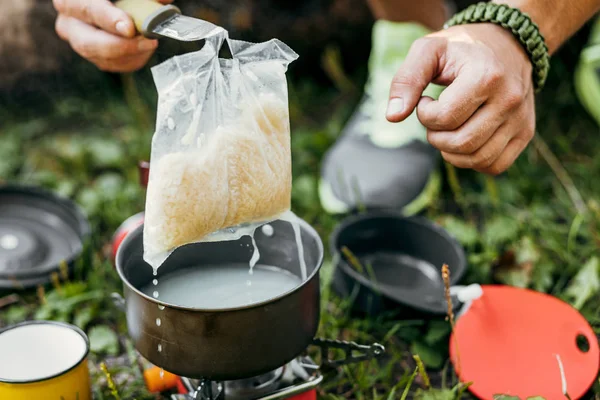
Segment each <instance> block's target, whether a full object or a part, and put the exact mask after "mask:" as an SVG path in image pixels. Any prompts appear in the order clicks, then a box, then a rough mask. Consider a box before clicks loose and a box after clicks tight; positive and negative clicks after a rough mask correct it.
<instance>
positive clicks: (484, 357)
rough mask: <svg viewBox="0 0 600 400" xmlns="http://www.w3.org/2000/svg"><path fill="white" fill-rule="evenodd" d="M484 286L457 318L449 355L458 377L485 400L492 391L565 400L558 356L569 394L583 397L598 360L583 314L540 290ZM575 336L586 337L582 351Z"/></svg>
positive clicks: (548, 399)
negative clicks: (585, 344) (480, 293)
mask: <svg viewBox="0 0 600 400" xmlns="http://www.w3.org/2000/svg"><path fill="white" fill-rule="evenodd" d="M482 288H483V295H482V296H481V297H480V298H479V299H477V300H475V301H474V302H473V303H472V305H471V307H470V308H469V309H468V310H467V311H466V313H465V314H464V315H463V316H462V317H460V318H459V319H458V320H457V322H456V326H455V332H454V334H453V335H452V336H451V337H450V359H451V361H452V364H453V365H454V368H455V370H457V372H458V375H459V377H460V379H461V381H462V382H473V384H472V386H471V387H470V390H471V392H472V393H473V394H474V395H476V396H477V397H479V398H481V399H486V400H487V399H489V400H492V399H493V396H494V395H495V394H505V395H510V396H518V397H519V398H521V399H523V400H525V399H526V398H527V397H530V396H542V397H544V398H545V399H547V400H555V399H564V398H565V397H564V395H563V393H562V390H563V389H562V379H561V369H560V366H559V361H558V358H557V355H558V357H559V358H560V361H561V363H562V368H563V370H564V377H565V380H566V384H567V392H568V394H569V395H570V396H571V398H572V399H578V398H580V397H581V396H583V395H584V394H585V393H586V392H587V391H588V389H589V388H590V386H591V385H592V384H593V382H594V380H595V378H596V376H597V375H598V368H599V361H600V359H599V353H598V340H597V338H596V335H595V334H594V332H593V330H592V328H591V327H590V325H589V323H588V322H587V321H586V320H585V318H584V317H583V316H582V315H581V314H580V313H579V312H578V311H577V310H576V309H574V308H573V307H571V306H570V305H569V304H567V303H565V302H563V301H561V300H559V299H557V298H555V297H552V296H550V295H547V294H544V293H539V292H535V291H532V290H525V289H519V288H515V287H511V286H497V285H489V286H482ZM578 336H579V338H578ZM454 338H456V339H457V340H456V342H455V339H454ZM578 340H580V342H581V341H582V342H586V341H587V343H588V347H589V349H588V350H587V351H585V352H584V351H582V350H580V348H579V346H578V344H577V343H578ZM456 344H458V354H459V355H460V363H458V362H457V346H456Z"/></svg>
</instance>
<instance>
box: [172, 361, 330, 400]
mask: <svg viewBox="0 0 600 400" xmlns="http://www.w3.org/2000/svg"><path fill="white" fill-rule="evenodd" d="M322 380H323V376H322V375H321V373H320V371H319V367H318V366H317V365H316V364H315V363H314V362H313V361H312V360H311V359H310V358H309V357H299V358H297V359H295V360H292V361H291V362H290V363H288V364H287V365H285V366H283V367H280V368H278V369H276V370H275V371H272V372H269V373H266V374H263V375H259V376H257V377H254V378H249V379H240V380H235V381H227V382H224V383H220V382H212V381H196V380H192V379H187V378H182V381H183V385H184V386H185V387H186V389H187V390H188V391H189V393H188V394H179V395H172V396H171V398H172V400H283V399H290V400H293V399H294V398H295V397H294V396H297V395H301V394H305V393H307V392H310V391H314V389H315V388H316V387H317V386H318V385H319V384H320V383H321V381H322ZM315 398H316V397H315Z"/></svg>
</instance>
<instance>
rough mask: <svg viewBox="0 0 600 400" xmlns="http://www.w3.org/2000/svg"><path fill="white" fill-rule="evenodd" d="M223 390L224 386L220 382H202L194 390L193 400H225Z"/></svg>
mask: <svg viewBox="0 0 600 400" xmlns="http://www.w3.org/2000/svg"><path fill="white" fill-rule="evenodd" d="M223 389H224V386H223V384H222V383H220V382H213V381H208V380H203V381H202V382H200V386H199V387H198V388H197V389H195V396H194V400H225V390H223ZM191 393H193V392H191Z"/></svg>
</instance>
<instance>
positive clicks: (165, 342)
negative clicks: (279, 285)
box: [116, 221, 323, 381]
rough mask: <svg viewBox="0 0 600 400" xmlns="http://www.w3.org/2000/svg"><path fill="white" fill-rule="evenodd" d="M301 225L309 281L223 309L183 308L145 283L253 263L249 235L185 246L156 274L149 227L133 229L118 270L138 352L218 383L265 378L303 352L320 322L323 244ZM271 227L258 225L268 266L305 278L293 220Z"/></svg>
mask: <svg viewBox="0 0 600 400" xmlns="http://www.w3.org/2000/svg"><path fill="white" fill-rule="evenodd" d="M299 224H300V228H301V236H302V244H303V246H304V259H305V261H306V267H307V276H308V277H307V279H306V280H305V281H304V282H303V283H302V284H301V285H300V286H299V287H297V288H295V289H293V290H291V291H289V292H287V293H284V294H282V295H280V296H279V297H277V298H274V299H272V300H268V301H265V302H262V303H256V304H252V305H248V306H244V307H239V308H230V309H218V310H215V309H211V310H206V309H198V308H190V307H179V306H175V305H173V304H168V303H165V302H163V301H160V300H159V299H155V298H152V297H149V296H147V295H145V294H144V293H143V292H142V291H140V288H142V287H144V286H146V285H148V284H149V283H150V282H151V281H152V280H153V279H154V278H158V280H159V282H160V278H161V276H164V275H166V274H169V273H171V272H173V271H175V270H179V269H183V268H190V267H194V268H202V266H203V265H216V264H229V263H239V262H249V260H250V258H251V255H252V250H253V248H252V245H251V239H250V238H249V237H242V238H241V239H239V240H235V241H228V242H214V243H195V244H190V245H186V246H183V247H181V248H179V249H177V250H175V252H173V253H172V255H171V256H170V257H169V258H168V259H167V260H166V261H165V263H164V264H163V265H162V266H161V267H160V268H159V269H158V276H157V277H155V276H153V270H152V268H151V267H150V265H148V264H147V263H146V262H144V260H143V258H142V255H143V245H142V243H143V225H141V226H139V227H138V228H136V229H135V230H134V231H132V232H131V233H130V234H128V235H127V237H126V238H125V239H124V240H123V242H122V243H121V245H120V246H119V249H118V252H117V257H116V267H117V271H118V273H119V276H120V277H121V279H122V281H123V283H124V294H125V311H126V315H127V327H128V330H129V334H130V336H131V338H132V340H133V343H134V346H135V347H136V349H137V350H138V351H139V352H140V353H141V354H142V355H143V356H144V357H146V358H147V359H148V360H149V361H150V362H152V363H153V364H155V365H157V366H160V367H162V368H164V369H165V370H166V371H169V372H171V373H174V374H177V375H180V376H185V377H188V378H196V379H200V378H205V379H211V380H215V381H227V380H235V379H242V378H249V377H253V376H257V375H260V374H263V373H266V372H269V371H272V370H275V369H277V368H278V367H280V366H282V365H284V364H286V363H288V362H289V361H291V360H292V359H294V358H295V357H297V356H298V355H299V354H301V353H302V352H303V351H304V350H305V349H306V348H307V347H308V346H309V344H311V342H312V340H313V338H314V336H315V334H316V332H317V329H318V325H319V318H320V308H319V304H320V291H319V269H320V268H321V264H322V262H323V243H322V242H321V239H320V238H319V235H318V234H317V232H316V231H315V230H314V229H313V228H312V227H311V226H310V225H308V224H307V223H306V222H304V221H299ZM271 225H272V227H273V228H274V234H273V235H272V236H267V235H265V234H264V233H262V230H261V229H257V230H256V234H255V240H256V243H257V245H258V249H259V250H260V263H261V264H266V265H272V266H276V267H279V268H282V269H284V270H287V271H289V272H291V273H293V274H295V275H297V276H299V277H300V276H301V274H300V266H299V260H298V250H297V245H296V241H295V237H294V231H293V229H292V226H291V224H290V223H289V222H284V221H275V222H273V223H272V224H271ZM163 307H164V308H163ZM159 319H160V326H159V325H158V324H157V321H158V320H159ZM159 345H160V347H159ZM159 348H160V351H159Z"/></svg>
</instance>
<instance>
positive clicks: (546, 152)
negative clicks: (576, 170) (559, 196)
mask: <svg viewBox="0 0 600 400" xmlns="http://www.w3.org/2000/svg"><path fill="white" fill-rule="evenodd" d="M531 143H532V144H533V146H534V147H535V149H536V150H537V151H538V153H540V155H541V156H542V158H543V159H544V160H545V161H546V162H547V163H548V165H549V166H550V169H552V172H554V175H556V178H557V179H558V181H559V182H560V184H561V185H562V186H563V187H564V188H565V190H566V191H567V194H568V195H569V197H570V198H571V201H572V202H573V205H574V206H575V208H576V209H577V212H578V213H580V214H586V213H587V212H588V208H587V206H586V204H585V201H583V197H582V196H581V193H579V190H578V189H577V187H576V186H575V184H574V183H573V180H572V179H571V177H570V176H569V174H568V173H567V170H566V169H565V168H564V167H563V166H562V164H561V163H560V161H559V160H558V158H557V157H556V156H555V155H554V153H552V150H550V147H548V145H547V144H546V142H545V141H544V139H542V138H541V137H540V136H539V135H535V136H534V138H533V140H532V141H531Z"/></svg>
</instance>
